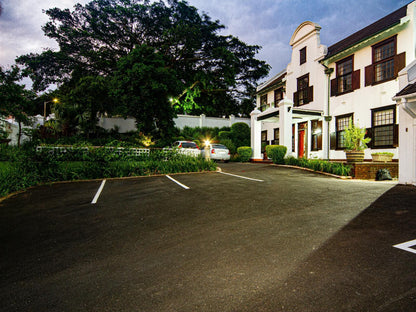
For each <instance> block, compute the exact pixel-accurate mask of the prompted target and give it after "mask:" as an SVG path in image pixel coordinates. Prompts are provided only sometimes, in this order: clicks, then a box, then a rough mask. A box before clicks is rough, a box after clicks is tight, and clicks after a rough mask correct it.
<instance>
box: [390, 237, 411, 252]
mask: <svg viewBox="0 0 416 312" xmlns="http://www.w3.org/2000/svg"><path fill="white" fill-rule="evenodd" d="M412 246H416V239H414V240H411V241H408V242H405V243H401V244H397V245H393V247H396V248H399V249H402V250H405V251H408V252H411V253H414V254H416V249H413V248H411V247H412Z"/></svg>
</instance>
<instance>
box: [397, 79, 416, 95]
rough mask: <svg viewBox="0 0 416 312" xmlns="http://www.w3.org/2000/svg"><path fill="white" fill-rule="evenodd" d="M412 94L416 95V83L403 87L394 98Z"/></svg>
mask: <svg viewBox="0 0 416 312" xmlns="http://www.w3.org/2000/svg"><path fill="white" fill-rule="evenodd" d="M413 93H416V82H415V83H412V84H409V85H407V86H406V87H404V88H403V89H402V90H401V91H400V92H399V93H397V94H396V96H395V97H402V96H405V95H409V94H413Z"/></svg>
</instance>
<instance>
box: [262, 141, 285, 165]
mask: <svg viewBox="0 0 416 312" xmlns="http://www.w3.org/2000/svg"><path fill="white" fill-rule="evenodd" d="M286 151H287V147H286V146H283V145H267V146H266V153H267V157H269V158H271V159H272V161H273V163H275V164H284V163H285V155H286Z"/></svg>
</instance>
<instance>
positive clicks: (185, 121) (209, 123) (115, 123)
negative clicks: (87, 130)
mask: <svg viewBox="0 0 416 312" xmlns="http://www.w3.org/2000/svg"><path fill="white" fill-rule="evenodd" d="M173 121H174V122H175V126H176V127H178V128H179V129H183V128H185V127H186V126H187V127H191V128H196V127H208V128H215V127H218V128H222V127H231V126H232V125H233V124H235V123H236V122H244V123H245V124H247V125H248V126H249V127H250V118H240V117H235V116H234V115H230V116H229V117H227V118H225V117H224V118H218V117H206V116H205V115H204V114H202V115H200V116H192V115H178V117H177V118H174V119H173ZM98 125H99V126H100V127H102V128H104V129H106V130H110V129H114V127H118V128H119V132H120V133H125V132H129V131H135V130H136V129H137V128H136V124H135V119H134V118H127V119H124V118H122V117H112V118H110V117H101V118H100V119H99V121H98Z"/></svg>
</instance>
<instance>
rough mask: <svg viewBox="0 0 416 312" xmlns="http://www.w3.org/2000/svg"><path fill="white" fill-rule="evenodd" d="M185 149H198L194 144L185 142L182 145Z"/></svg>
mask: <svg viewBox="0 0 416 312" xmlns="http://www.w3.org/2000/svg"><path fill="white" fill-rule="evenodd" d="M182 147H183V148H198V146H196V144H195V143H194V142H183V143H182Z"/></svg>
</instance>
